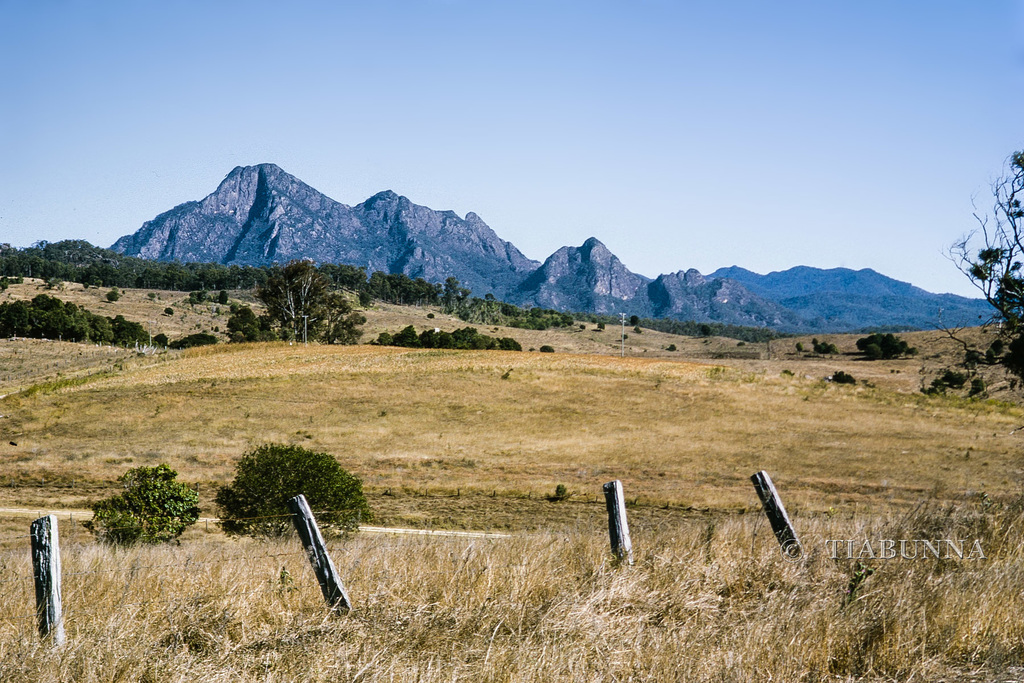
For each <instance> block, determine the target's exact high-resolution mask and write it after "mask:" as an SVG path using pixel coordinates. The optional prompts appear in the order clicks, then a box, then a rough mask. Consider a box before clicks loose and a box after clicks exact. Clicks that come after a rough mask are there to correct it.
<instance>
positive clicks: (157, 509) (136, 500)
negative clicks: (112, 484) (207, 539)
mask: <svg viewBox="0 0 1024 683" xmlns="http://www.w3.org/2000/svg"><path fill="white" fill-rule="evenodd" d="M177 476H178V473H177V472H175V471H174V470H172V469H171V468H170V467H168V466H167V465H158V466H156V467H136V468H134V469H131V470H128V471H127V472H125V473H124V474H122V475H121V476H120V477H118V481H119V482H121V484H122V486H124V489H125V490H124V492H123V493H121V494H120V495H117V496H113V497H111V498H106V499H104V500H101V501H99V502H98V503H96V504H94V505H93V506H92V511H93V518H92V520H90V521H88V522H86V523H85V527H86V528H87V529H89V530H90V531H92V532H94V533H95V534H96V535H97V536H98V537H99V538H100V539H101V540H104V541H106V542H108V543H115V544H118V545H131V544H133V543H160V542H166V541H172V540H174V539H175V538H177V537H178V536H180V535H181V534H182V532H184V531H185V529H187V528H188V527H189V526H191V525H192V524H195V522H196V520H197V519H199V494H198V493H196V492H195V491H193V490H192V489H190V488H189V487H188V486H187V485H185V484H183V483H181V482H179V481H177V480H176V478H177Z"/></svg>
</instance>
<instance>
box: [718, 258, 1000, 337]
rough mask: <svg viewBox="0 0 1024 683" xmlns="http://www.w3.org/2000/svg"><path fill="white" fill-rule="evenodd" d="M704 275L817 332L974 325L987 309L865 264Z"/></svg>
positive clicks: (732, 270)
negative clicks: (766, 303)
mask: <svg viewBox="0 0 1024 683" xmlns="http://www.w3.org/2000/svg"><path fill="white" fill-rule="evenodd" d="M708 277H709V278H721V279H726V280H731V281H733V282H738V283H739V284H741V285H743V286H744V287H746V288H747V289H749V290H750V291H751V292H754V293H755V294H758V295H760V296H762V297H764V298H765V299H769V300H771V301H774V302H775V303H777V304H779V305H780V306H783V307H784V308H786V309H789V310H790V311H793V312H794V313H796V314H797V315H799V316H800V317H801V318H802V319H803V320H804V321H805V324H807V325H808V326H809V327H811V328H813V329H816V330H821V331H849V330H861V329H866V328H886V327H892V328H903V329H910V328H916V329H933V328H936V327H939V326H949V327H953V326H959V325H979V324H981V323H983V322H985V321H986V320H988V319H989V318H990V317H991V316H992V313H993V309H992V307H991V306H990V305H989V304H988V303H986V302H985V301H984V300H982V299H968V298H967V297H963V296H957V295H955V294H933V293H931V292H926V291H925V290H923V289H921V288H920V287H915V286H914V285H912V284H910V283H908V282H901V281H899V280H894V279H892V278H890V277H886V276H885V275H882V274H881V273H878V272H876V271H874V270H871V269H870V268H864V269H862V270H850V269H849V268H830V269H827V270H826V269H822V268H811V267H809V266H797V267H795V268H790V269H789V270H783V271H776V272H772V273H768V274H767V275H759V274H758V273H754V272H751V271H749V270H747V269H746V268H740V267H739V266H731V267H729V268H719V269H718V270H716V271H715V272H713V273H711V275H709V276H708Z"/></svg>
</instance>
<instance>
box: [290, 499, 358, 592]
mask: <svg viewBox="0 0 1024 683" xmlns="http://www.w3.org/2000/svg"><path fill="white" fill-rule="evenodd" d="M288 509H289V510H291V512H292V523H294V524H295V530H296V531H298V532H299V538H300V539H302V545H303V547H304V548H305V549H306V554H307V555H308V556H309V563H310V564H311V565H312V566H313V571H314V572H315V573H316V580H317V581H318V582H319V583H320V591H321V592H322V593H323V594H324V600H326V601H327V604H328V605H330V607H331V608H332V609H334V610H339V609H341V610H348V609H351V608H352V603H351V602H350V601H349V599H348V592H346V590H345V586H344V584H342V583H341V577H340V576H338V570H337V569H335V568H334V562H332V561H331V556H330V555H328V554H327V545H326V544H325V543H324V537H323V536H322V535H321V534H320V527H318V526H317V524H316V519H315V518H314V517H313V512H312V511H311V510H310V509H309V503H307V502H306V497H305V496H304V495H302V494H301V493H300V494H299V495H297V496H295V497H294V498H292V499H291V500H289V501H288Z"/></svg>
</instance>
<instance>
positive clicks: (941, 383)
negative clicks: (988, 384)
mask: <svg viewBox="0 0 1024 683" xmlns="http://www.w3.org/2000/svg"><path fill="white" fill-rule="evenodd" d="M967 379H968V377H967V375H966V374H964V373H962V372H959V371H957V370H946V371H945V372H943V373H942V374H941V375H939V376H938V377H936V378H935V379H933V380H932V383H931V386H930V387H929V388H927V389H925V390H924V393H926V394H944V393H946V390H947V389H963V387H964V385H965V384H967ZM979 379H980V378H979ZM981 386H982V391H984V382H982V385H981ZM972 388H973V385H972Z"/></svg>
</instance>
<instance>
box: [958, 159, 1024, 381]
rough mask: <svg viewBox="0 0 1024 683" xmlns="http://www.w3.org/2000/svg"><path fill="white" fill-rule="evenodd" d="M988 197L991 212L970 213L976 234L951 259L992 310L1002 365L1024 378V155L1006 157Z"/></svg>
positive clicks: (961, 245) (964, 242)
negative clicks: (1002, 344)
mask: <svg viewBox="0 0 1024 683" xmlns="http://www.w3.org/2000/svg"><path fill="white" fill-rule="evenodd" d="M992 196H993V205H992V209H991V210H990V211H977V210H976V211H975V212H974V218H975V220H976V221H977V223H978V228H977V229H976V230H974V231H973V232H971V233H970V234H968V235H965V236H964V237H962V238H961V239H960V240H958V241H957V242H956V243H954V244H953V245H952V246H951V247H950V250H949V256H950V259H951V260H952V261H953V263H954V264H956V266H957V268H959V269H960V271H961V272H962V273H963V274H964V275H966V276H967V277H968V278H969V279H970V281H971V283H972V284H974V286H975V287H977V288H978V290H979V291H980V292H981V293H982V294H983V295H984V296H985V299H986V300H987V301H988V302H989V304H991V305H992V307H993V308H994V309H995V315H994V316H993V319H994V320H998V321H1000V323H1001V325H1002V327H1001V332H1002V335H1003V337H1004V338H1006V339H1007V340H1008V341H1009V350H1008V352H1007V353H1006V355H1005V356H1004V357H1003V363H1004V365H1005V366H1006V368H1007V370H1009V371H1010V372H1012V373H1013V374H1015V375H1017V376H1018V377H1024V328H1022V323H1024V272H1022V268H1024V263H1022V259H1024V210H1022V209H1021V199H1022V198H1024V151H1021V152H1014V153H1013V154H1012V155H1010V158H1009V159H1008V160H1007V170H1006V172H1005V173H1004V174H1003V175H1002V176H1001V177H999V178H998V179H997V180H996V181H995V182H994V183H992Z"/></svg>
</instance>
